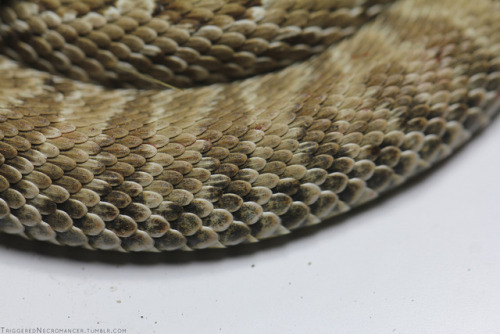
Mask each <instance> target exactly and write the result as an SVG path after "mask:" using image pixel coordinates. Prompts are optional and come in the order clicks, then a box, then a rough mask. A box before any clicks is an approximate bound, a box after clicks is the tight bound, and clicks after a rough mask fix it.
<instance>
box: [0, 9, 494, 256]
mask: <svg viewBox="0 0 500 334" xmlns="http://www.w3.org/2000/svg"><path fill="white" fill-rule="evenodd" d="M0 6H2V7H1V9H0V50H1V52H2V53H3V54H4V55H5V56H0V231H2V232H5V233H10V234H14V235H20V236H22V237H25V238H30V239H35V240H43V241H48V242H52V243H56V244H60V245H69V246H80V247H85V248H89V249H102V250H119V251H169V250H192V249H202V248H214V247H226V246H231V245H236V244H241V243H248V242H255V241H257V240H260V239H264V238H269V237H273V236H277V235H282V234H285V233H288V232H289V231H291V230H294V229H297V228H301V227H304V226H309V225H313V224H317V223H319V222H321V221H323V220H325V219H327V218H330V217H333V216H335V215H338V214H341V213H343V212H346V211H348V210H350V209H351V208H353V207H355V206H358V205H361V204H363V203H366V202H368V201H370V200H373V199H374V198H376V197H378V196H379V195H380V194H382V193H384V192H386V191H388V190H390V189H393V188H394V187H396V186H398V185H400V184H402V183H403V182H405V181H406V180H407V179H408V178H410V177H412V176H414V175H416V174H418V173H420V172H422V171H424V170H426V169H427V168H429V167H430V166H432V165H433V164H435V163H436V162H438V161H440V160H442V159H443V158H445V157H447V156H448V155H449V154H450V153H452V152H453V151H454V150H455V149H456V148H457V147H459V146H460V145H462V144H463V143H465V142H466V141H467V140H468V139H469V138H470V136H471V135H472V134H474V133H475V132H477V131H478V130H479V129H481V128H483V127H484V126H486V125H487V124H488V123H489V122H490V121H491V119H492V117H493V116H494V113H495V111H496V110H495V108H492V106H493V104H494V103H495V102H496V101H497V100H498V93H499V88H500V2H498V1H495V0H478V1H469V0H441V1H434V0H400V1H387V0H309V1H305V0H274V1H271V0H246V1H245V0H240V1H235V0H231V1H229V0H182V1H181V0H162V1H151V0H148V1H133V0H117V1H103V0H85V1H71V0H33V1H4V2H3V3H2V4H1V5H0ZM160 82H161V83H165V84H171V85H174V86H176V87H179V88H185V89H184V90H175V89H174V90H172V89H163V87H161V85H159V83H160Z"/></svg>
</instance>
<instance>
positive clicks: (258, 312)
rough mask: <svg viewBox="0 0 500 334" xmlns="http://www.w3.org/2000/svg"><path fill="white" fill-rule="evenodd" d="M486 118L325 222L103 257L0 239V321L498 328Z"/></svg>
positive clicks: (494, 172)
mask: <svg viewBox="0 0 500 334" xmlns="http://www.w3.org/2000/svg"><path fill="white" fill-rule="evenodd" d="M499 144H500V120H498V119H497V120H496V122H495V123H494V124H493V125H492V126H491V127H489V128H488V129H486V130H485V131H484V132H482V133H481V134H480V135H479V136H477V137H476V138H475V139H474V140H473V141H472V142H471V143H469V144H468V145H467V146H466V147H465V148H464V149H462V150H460V151H459V152H458V154H456V155H454V156H453V157H452V158H451V159H449V160H448V161H446V162H445V163H444V164H441V165H440V166H438V168H437V169H435V170H434V171H433V172H431V173H426V174H425V175H424V176H423V177H420V178H418V179H416V180H414V181H413V182H410V184H409V185H408V186H405V187H404V188H402V189H400V190H398V191H396V192H393V193H391V194H390V195H389V196H387V197H386V198H385V199H384V200H382V201H377V202H376V203H375V204H373V205H369V206H368V207H366V208H364V209H362V210H357V211H355V212H354V213H352V214H348V215H346V216H344V217H342V218H341V219H337V220H336V222H334V223H329V224H326V225H325V224H324V225H321V226H318V227H317V228H316V227H314V228H309V229H306V230H302V231H300V232H298V233H295V234H294V235H292V236H289V237H285V238H281V239H277V240H269V241H267V242H264V243H261V244H257V245H247V246H243V247H236V248H233V249H230V250H222V251H215V252H199V253H198V252H197V253H188V254H180V255H179V254H160V255H159V254H142V255H141V254H132V255H127V254H115V253H98V252H89V251H84V250H78V249H71V248H60V247H55V246H53V247H52V246H50V247H47V245H44V244H36V243H35V244H34V243H31V242H28V241H24V240H21V239H19V238H13V237H11V236H8V235H1V236H0V333H1V331H2V329H1V327H5V328H4V329H3V330H4V332H5V329H6V328H26V327H28V328H30V327H42V328H48V329H57V328H83V329H85V330H86V329H87V328H88V329H92V330H93V329H99V328H101V329H108V328H109V329H113V328H115V329H126V330H127V331H126V332H127V333H128V334H132V333H468V334H470V333H481V334H486V333H500V167H499V166H500V155H499Z"/></svg>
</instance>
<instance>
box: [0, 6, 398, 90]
mask: <svg viewBox="0 0 500 334" xmlns="http://www.w3.org/2000/svg"><path fill="white" fill-rule="evenodd" d="M391 1H392V0H367V1H364V0H363V1H355V0H347V1H345V0H342V1H338V0H333V1H319V0H315V1H296V0H293V1H289V0H287V1H254V0H252V1H237V2H234V1H226V0H215V1H207V2H200V1H193V0H176V1H152V0H147V1H132V0H117V1H104V0H97V1H91V2H85V1H72V2H61V1H59V0H56V1H53V0H41V1H15V2H12V3H7V5H3V6H2V7H1V8H0V9H1V10H0V23H1V29H0V50H2V52H3V53H4V54H7V55H8V56H10V57H11V58H13V59H15V60H17V61H22V62H24V63H26V64H29V65H30V66H32V67H35V68H38V69H40V70H44V71H48V72H50V73H57V74H62V75H65V76H69V77H70V78H72V79H77V80H80V81H94V82H99V83H105V84H112V85H115V86H116V85H124V84H126V83H129V84H132V86H134V87H136V86H137V85H139V86H145V87H151V86H152V85H153V86H154V85H155V84H154V83H153V84H152V82H151V80H150V79H149V78H144V77H143V76H141V75H142V74H146V75H149V76H150V77H152V78H154V79H156V80H159V81H161V82H164V83H168V84H172V85H174V86H176V87H189V86H193V85H200V84H210V83H216V82H225V81H228V80H233V79H237V78H239V79H241V78H245V77H249V76H252V75H255V74H258V73H263V72H269V71H271V70H274V69H277V68H281V67H284V66H287V65H290V64H292V63H294V62H297V61H299V60H303V59H306V58H308V57H310V56H311V55H313V54H317V53H319V52H322V51H324V49H325V48H326V47H327V46H328V45H331V44H333V43H335V42H337V41H339V40H341V39H342V38H345V37H347V36H351V35H352V34H353V33H354V32H355V31H356V30H357V29H358V28H359V27H360V26H361V25H362V24H364V23H366V22H367V21H368V20H370V19H372V18H373V17H375V16H376V15H377V14H378V13H379V12H380V11H381V10H382V9H383V7H384V5H385V4H386V3H389V2H391ZM0 6H1V4H0ZM2 40H3V41H4V43H1V41H2ZM138 73H141V75H139V74H138Z"/></svg>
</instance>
